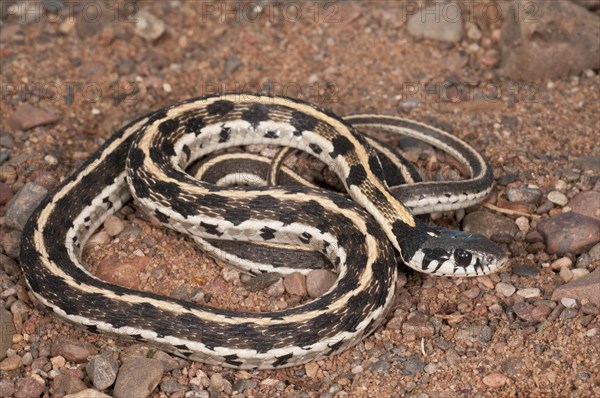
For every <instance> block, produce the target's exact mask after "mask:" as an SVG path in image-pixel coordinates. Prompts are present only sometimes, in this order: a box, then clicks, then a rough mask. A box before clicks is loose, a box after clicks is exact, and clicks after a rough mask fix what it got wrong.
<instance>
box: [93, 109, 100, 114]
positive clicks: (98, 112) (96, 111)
mask: <svg viewBox="0 0 600 398" xmlns="http://www.w3.org/2000/svg"><path fill="white" fill-rule="evenodd" d="M99 114H100V109H98V108H92V115H99Z"/></svg>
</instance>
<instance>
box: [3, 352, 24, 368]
mask: <svg viewBox="0 0 600 398" xmlns="http://www.w3.org/2000/svg"><path fill="white" fill-rule="evenodd" d="M22 364H23V362H22V361H21V357H20V356H18V355H16V354H15V355H11V356H9V357H7V358H5V359H4V360H2V362H0V370H1V371H3V372H7V371H9V370H15V369H19V367H21V365H22Z"/></svg>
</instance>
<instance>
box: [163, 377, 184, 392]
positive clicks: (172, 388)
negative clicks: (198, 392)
mask: <svg viewBox="0 0 600 398" xmlns="http://www.w3.org/2000/svg"><path fill="white" fill-rule="evenodd" d="M160 390H161V391H162V392H165V393H167V394H172V393H174V392H178V391H185V390H186V388H185V387H184V386H182V385H181V384H179V383H177V382H176V381H175V380H173V379H167V380H165V381H163V382H162V383H160Z"/></svg>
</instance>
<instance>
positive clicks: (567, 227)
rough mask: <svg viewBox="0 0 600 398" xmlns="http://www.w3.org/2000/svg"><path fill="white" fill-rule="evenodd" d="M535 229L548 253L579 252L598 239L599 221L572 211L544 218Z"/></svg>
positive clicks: (587, 248)
mask: <svg viewBox="0 0 600 398" xmlns="http://www.w3.org/2000/svg"><path fill="white" fill-rule="evenodd" d="M537 229H538V231H539V233H540V234H542V236H543V237H544V239H545V241H546V251H547V252H548V253H550V254H558V255H563V254H566V253H571V254H581V253H583V252H586V251H587V250H589V249H591V248H592V247H593V246H594V245H595V244H596V243H598V242H599V241H600V222H598V221H597V220H595V219H593V218H591V217H586V216H582V215H580V214H577V213H573V212H569V213H562V214H559V215H557V216H555V217H550V218H545V219H543V220H542V221H540V223H539V224H538V226H537Z"/></svg>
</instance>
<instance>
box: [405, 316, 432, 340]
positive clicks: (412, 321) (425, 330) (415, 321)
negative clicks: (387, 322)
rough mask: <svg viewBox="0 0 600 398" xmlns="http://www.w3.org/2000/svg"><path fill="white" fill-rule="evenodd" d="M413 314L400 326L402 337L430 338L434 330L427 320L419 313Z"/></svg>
mask: <svg viewBox="0 0 600 398" xmlns="http://www.w3.org/2000/svg"><path fill="white" fill-rule="evenodd" d="M413 314H414V315H413V316H411V317H410V318H408V319H407V320H406V322H404V323H403V324H402V335H403V336H404V337H405V338H408V339H411V338H412V339H414V338H421V337H432V336H433V335H434V333H435V328H434V327H433V324H432V323H431V322H430V321H429V319H428V318H427V317H426V316H425V315H421V314H419V313H413ZM411 315H412V314H411Z"/></svg>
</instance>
